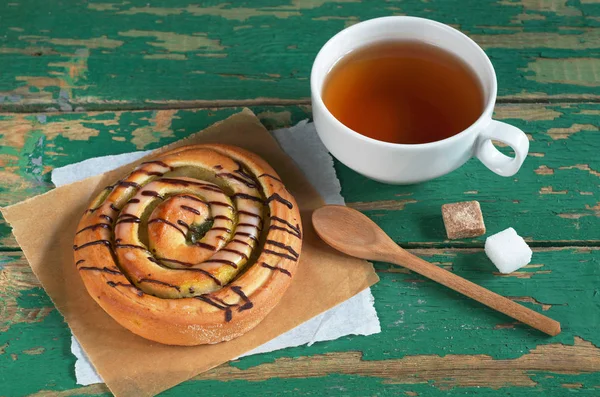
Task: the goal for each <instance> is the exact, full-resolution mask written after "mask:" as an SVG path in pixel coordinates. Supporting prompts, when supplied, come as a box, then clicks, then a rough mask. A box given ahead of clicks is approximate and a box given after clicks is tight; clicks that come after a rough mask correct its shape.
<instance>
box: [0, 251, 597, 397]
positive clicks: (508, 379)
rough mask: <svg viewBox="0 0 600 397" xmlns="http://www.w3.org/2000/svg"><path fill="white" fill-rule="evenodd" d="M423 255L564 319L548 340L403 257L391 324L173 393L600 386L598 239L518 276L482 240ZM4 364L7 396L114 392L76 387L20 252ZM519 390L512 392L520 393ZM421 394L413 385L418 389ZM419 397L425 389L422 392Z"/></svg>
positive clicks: (214, 374)
mask: <svg viewBox="0 0 600 397" xmlns="http://www.w3.org/2000/svg"><path fill="white" fill-rule="evenodd" d="M412 252H413V253H415V254H417V255H419V256H422V257H424V258H427V259H428V260H430V261H432V262H434V263H436V264H438V265H440V266H444V267H446V268H448V269H451V270H452V271H453V272H455V273H456V274H459V275H461V276H463V277H466V278H468V279H470V280H472V281H474V282H476V283H478V284H481V285H483V286H485V287H487V288H490V289H492V290H494V291H496V292H499V293H501V294H503V295H505V296H508V297H511V299H513V300H515V301H518V302H521V303H523V304H524V305H526V306H528V307H530V308H532V309H534V310H537V311H540V312H543V313H544V314H547V315H549V316H552V317H553V318H556V319H557V320H559V321H561V322H562V323H563V333H562V334H560V335H559V336H558V337H555V338H548V337H546V336H544V335H543V334H541V333H539V332H537V331H532V330H531V329H529V328H527V327H524V326H521V325H515V322H513V321H512V320H511V319H510V318H508V317H505V316H503V315H501V314H498V313H496V312H494V311H492V310H491V309H487V308H485V307H483V306H481V305H479V304H477V303H475V302H472V301H469V300H466V299H463V298H462V297H461V296H460V295H459V294H457V293H454V292H451V291H449V290H446V289H443V288H440V287H439V286H438V285H437V284H435V283H433V282H431V281H429V280H426V279H424V278H422V277H420V276H418V275H415V274H412V273H409V272H408V271H404V270H403V269H399V268H397V267H394V266H388V265H384V264H377V265H376V267H377V271H378V274H379V276H380V277H381V281H380V282H379V283H378V284H377V285H376V286H375V287H374V289H373V293H374V295H375V306H376V308H377V312H378V314H379V317H380V320H381V324H382V333H381V334H378V335H374V336H370V337H346V338H342V339H340V340H337V341H332V342H325V343H318V344H316V345H313V346H311V347H298V348H293V349H286V350H283V351H279V352H275V353H270V354H264V355H259V356H255V357H248V358H245V359H242V360H239V361H236V362H233V363H230V364H225V365H222V366H221V367H219V368H216V369H214V370H212V371H210V372H207V373H205V374H202V375H199V376H198V377H196V378H195V379H194V380H192V381H189V382H186V383H184V384H183V385H181V386H178V387H176V388H174V389H173V390H171V391H169V392H167V393H165V395H174V396H179V395H196V394H198V393H199V392H200V390H201V391H202V394H203V395H206V396H222V395H236V394H237V393H236V391H238V390H239V389H240V388H243V389H244V390H245V393H246V394H248V395H281V394H283V393H284V392H286V391H287V392H291V391H292V390H296V391H295V393H298V394H301V395H325V394H324V393H327V394H330V395H331V394H333V395H336V394H339V395H353V396H363V395H388V394H390V395H391V394H395V393H397V394H400V395H402V394H401V392H409V391H410V392H415V393H418V395H424V396H443V395H444V396H445V395H474V394H477V395H482V396H499V395H513V396H514V395H533V396H536V395H539V396H557V397H559V396H560V397H562V396H564V395H566V393H567V392H569V390H567V389H571V388H573V389H577V392H578V393H579V394H578V395H581V396H596V395H598V392H599V391H600V390H599V389H598V387H600V348H599V347H598V346H599V345H600V333H598V330H597V326H598V318H599V316H600V304H599V303H600V302H599V293H598V283H597V280H598V278H599V277H600V266H599V264H600V249H598V248H581V247H570V248H539V249H536V250H535V252H534V257H533V262H532V264H530V265H528V266H527V267H526V268H524V269H522V270H521V271H518V272H516V273H514V274H512V275H510V276H503V275H498V274H496V273H494V269H493V266H492V265H491V264H490V263H489V262H488V261H487V259H486V257H485V254H484V253H483V252H482V251H481V249H416V250H412ZM0 264H2V266H3V267H4V269H3V278H2V279H0V302H1V303H2V306H1V310H2V312H1V315H0V318H2V322H1V323H0V330H2V331H3V332H2V333H0V363H1V364H0V366H1V367H2V368H3V370H2V372H1V373H0V377H1V378H2V381H3V385H2V387H1V388H0V390H1V391H2V394H5V395H23V394H29V393H32V394H33V393H40V395H41V394H42V393H41V391H48V393H47V395H57V396H68V395H75V394H76V395H81V394H86V395H87V394H90V395H96V394H107V390H106V389H105V388H104V386H91V387H87V388H77V387H76V385H75V382H74V376H73V372H72V371H73V370H72V368H73V361H74V359H73V357H72V356H70V355H69V353H68V351H69V346H70V340H69V335H70V334H69V331H68V328H67V326H66V324H64V322H63V320H62V318H61V316H60V315H59V314H58V312H57V311H56V309H54V308H53V305H52V302H51V301H50V300H49V299H48V297H47V296H46V295H45V293H44V292H43V290H42V289H41V288H40V287H39V284H38V281H37V280H36V279H35V277H34V276H33V275H32V274H31V270H30V269H29V267H28V265H27V263H26V261H25V259H24V258H23V256H22V254H21V253H20V252H12V253H3V254H2V255H0ZM510 393H512V394H510ZM408 395H411V394H408ZM415 395H417V394H415Z"/></svg>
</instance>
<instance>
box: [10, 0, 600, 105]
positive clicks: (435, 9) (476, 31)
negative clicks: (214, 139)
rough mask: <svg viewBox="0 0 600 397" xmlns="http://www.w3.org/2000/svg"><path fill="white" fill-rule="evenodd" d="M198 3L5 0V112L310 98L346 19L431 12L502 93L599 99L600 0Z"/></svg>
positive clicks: (532, 97) (519, 97)
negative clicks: (484, 58)
mask: <svg viewBox="0 0 600 397" xmlns="http://www.w3.org/2000/svg"><path fill="white" fill-rule="evenodd" d="M196 3H197V2H193V1H186V0H181V1H178V2H171V1H164V0H163V1H157V2H153V3H152V4H148V3H147V1H146V0H131V1H128V2H123V3H114V2H112V3H109V2H107V3H102V2H94V3H90V4H88V3H87V2H77V3H74V2H64V3H60V4H54V3H43V4H40V2H38V1H34V0H14V1H10V2H2V4H0V16H1V17H0V18H2V20H3V21H4V22H3V23H0V38H1V39H0V62H2V64H3V65H4V67H3V71H2V74H1V75H0V109H1V110H4V111H32V110H35V111H43V110H45V109H47V108H50V109H56V110H62V111H71V110H84V109H85V110H88V111H92V110H100V109H103V110H106V109H144V108H173V107H201V106H215V104H216V103H219V104H220V105H224V104H228V105H229V106H234V105H237V106H241V105H258V104H265V103H271V104H272V103H274V102H277V103H279V102H282V101H289V100H292V101H298V100H300V101H306V100H307V99H308V97H309V83H308V79H309V75H310V67H311V64H312V61H313V59H314V57H315V55H316V53H317V51H318V50H319V48H320V47H321V46H322V45H323V44H324V43H325V41H327V39H328V38H329V37H331V36H332V35H334V34H335V33H336V32H338V31H339V30H341V29H343V28H344V27H346V26H349V25H352V24H354V23H356V22H359V21H363V20H366V19H370V18H374V17H380V16H387V15H413V16H420V17H426V18H431V19H435V20H438V21H441V22H445V23H448V24H450V25H452V26H455V27H458V28H459V29H461V30H462V31H464V32H465V33H467V34H469V35H471V36H472V37H473V38H474V39H475V40H476V41H477V42H479V43H480V44H481V46H482V47H483V48H484V49H485V50H486V51H487V53H488V54H489V56H490V58H491V59H492V61H493V63H494V64H495V66H496V69H497V74H498V79H499V87H500V88H499V95H500V98H501V99H505V100H525V101H534V100H540V99H543V100H565V99H569V100H570V99H575V100H579V101H583V100H598V99H600V96H599V95H598V78H597V77H598V73H599V69H600V66H599V65H600V61H599V57H598V54H599V51H600V21H599V20H598V17H597V15H599V13H600V9H599V8H600V7H598V4H597V3H596V4H594V2H583V4H579V3H577V2H572V3H571V2H565V1H561V0H551V1H531V0H519V1H515V2H513V1H479V0H469V1H463V2H461V6H460V7H457V6H456V5H455V4H453V3H452V2H447V1H445V0H431V1H429V2H427V3H423V2H420V1H413V2H402V3H401V4H394V3H389V2H387V1H385V0H377V1H369V2H366V1H365V2H361V1H359V0H329V1H327V0H320V1H312V0H279V1H267V0H261V1H253V2H251V3H250V2H236V3H234V4H225V3H216V4H215V3H207V4H205V5H198V4H196ZM42 15H52V17H40V16H42ZM89 21H95V28H94V29H90V28H89ZM257 98H258V99H257ZM207 101H208V102H207ZM215 101H216V102H215ZM232 101H233V102H232ZM240 101H241V102H240Z"/></svg>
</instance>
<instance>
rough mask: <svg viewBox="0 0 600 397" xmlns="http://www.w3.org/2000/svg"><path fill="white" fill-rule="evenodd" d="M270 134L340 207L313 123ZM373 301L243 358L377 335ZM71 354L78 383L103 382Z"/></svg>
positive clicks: (80, 171)
mask: <svg viewBox="0 0 600 397" xmlns="http://www.w3.org/2000/svg"><path fill="white" fill-rule="evenodd" d="M273 135H274V136H275V138H276V139H277V141H278V142H279V144H280V145H281V147H282V148H283V150H284V151H285V152H286V153H287V154H288V155H289V156H290V157H291V158H292V159H294V161H295V162H296V164H297V165H298V166H299V167H300V169H302V171H303V172H304V174H305V175H306V177H307V178H308V180H309V181H310V182H311V183H312V184H313V186H314V187H315V188H316V189H317V191H318V192H319V194H321V196H322V197H323V199H324V200H325V202H326V203H327V204H344V198H343V197H342V195H341V194H340V191H341V186H340V181H339V180H338V178H337V176H336V174H335V169H334V168H333V160H332V158H331V156H330V155H329V153H328V152H327V149H326V148H325V146H323V143H321V140H320V139H319V137H318V135H317V131H316V130H315V127H314V124H313V123H308V121H307V120H304V121H301V122H300V123H298V124H297V125H295V126H294V127H291V128H284V129H280V130H276V131H273ZM148 153H149V151H146V152H134V153H125V154H121V155H116V156H104V157H96V158H91V159H89V160H85V161H82V162H80V163H76V164H70V165H67V166H65V167H61V168H56V169H54V170H53V171H52V182H53V183H54V185H56V186H57V187H58V186H61V185H65V184H69V183H72V182H75V181H78V180H81V179H84V178H87V177H89V176H92V175H97V174H101V173H103V172H106V171H110V170H113V169H115V168H117V167H120V166H121V165H124V164H128V163H130V162H132V161H135V160H137V159H139V158H140V157H143V156H145V155H146V154H148ZM373 303H374V298H373V295H372V294H371V289H370V288H368V289H366V290H364V291H362V292H361V293H359V294H358V295H355V296H354V297H352V298H350V299H348V300H347V301H345V302H343V303H341V304H339V305H337V306H336V307H334V308H331V309H329V310H328V311H326V312H324V313H321V314H320V315H318V316H316V317H314V318H312V319H311V320H309V321H307V322H305V323H304V324H301V325H299V326H297V327H296V328H294V329H292V330H290V331H288V332H286V333H284V334H282V335H279V336H278V337H277V338H275V339H272V340H271V341H269V342H267V343H265V344H263V345H262V346H259V347H257V348H256V349H254V350H252V351H249V352H248V353H246V354H244V355H243V356H249V355H252V354H257V353H266V352H271V351H275V350H279V349H283V348H286V347H294V346H301V345H305V344H308V345H309V346H310V345H312V344H313V343H315V342H321V341H327V340H334V339H337V338H340V337H342V336H346V335H372V334H377V333H379V332H381V327H380V325H379V318H378V317H377V312H376V311H375V307H374V306H373ZM71 352H72V353H73V354H74V355H75V357H76V358H77V361H76V362H75V377H76V378H77V384H79V385H91V384H93V383H102V379H101V378H100V376H98V374H97V373H96V371H95V370H94V367H93V366H92V365H91V363H90V361H89V359H88V358H87V356H86V355H85V352H84V351H83V349H82V348H81V346H80V345H79V342H77V339H75V337H74V336H73V337H72V340H71ZM243 356H242V357H243Z"/></svg>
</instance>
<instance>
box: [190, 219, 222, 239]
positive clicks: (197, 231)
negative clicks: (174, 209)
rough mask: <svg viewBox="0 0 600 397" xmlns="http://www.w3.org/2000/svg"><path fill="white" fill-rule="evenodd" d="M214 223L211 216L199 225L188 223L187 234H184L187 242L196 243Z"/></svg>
mask: <svg viewBox="0 0 600 397" xmlns="http://www.w3.org/2000/svg"><path fill="white" fill-rule="evenodd" d="M214 223H215V220H214V219H212V218H211V219H207V220H206V221H204V223H201V224H200V225H190V228H189V229H188V232H187V235H186V236H185V238H186V240H187V242H188V243H190V244H196V243H197V242H198V241H200V240H201V239H202V237H204V235H205V234H206V233H207V232H208V231H209V230H210V229H211V228H212V226H213V224H214Z"/></svg>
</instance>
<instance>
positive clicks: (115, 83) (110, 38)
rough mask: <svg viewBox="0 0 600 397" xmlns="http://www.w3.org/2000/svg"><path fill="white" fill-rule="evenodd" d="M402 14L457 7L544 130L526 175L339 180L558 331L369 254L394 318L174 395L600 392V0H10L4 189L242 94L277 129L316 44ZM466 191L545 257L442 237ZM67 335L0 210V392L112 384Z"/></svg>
mask: <svg viewBox="0 0 600 397" xmlns="http://www.w3.org/2000/svg"><path fill="white" fill-rule="evenodd" d="M403 14H407V15H414V16H423V17H427V18H433V19H436V20H439V21H441V22H445V23H448V24H451V25H453V26H456V27H458V28H460V29H461V30H462V31H464V32H465V33H467V34H469V35H470V36H471V37H473V38H474V39H475V40H476V41H477V42H478V43H480V44H481V46H482V47H483V48H484V49H485V51H486V52H487V53H488V55H489V56H490V58H491V59H492V62H493V63H494V65H495V67H496V70H497V74H498V79H499V102H501V104H500V105H499V106H497V108H496V117H497V118H498V119H500V120H504V121H507V122H510V123H512V124H514V125H516V126H518V127H520V128H522V129H524V130H525V131H526V132H527V133H528V134H529V135H530V141H531V142H530V143H531V150H530V155H529V157H528V159H527V161H526V162H525V164H524V166H523V168H522V170H521V171H520V172H519V173H518V174H517V175H516V176H515V177H513V178H501V177H498V176H496V175H494V174H493V173H491V172H490V171H488V170H487V169H485V167H484V166H483V165H481V164H480V163H478V162H477V161H476V160H471V161H470V162H469V163H467V164H466V165H465V166H464V167H462V168H461V169H459V170H457V171H456V172H454V173H452V174H450V175H448V176H445V177H443V178H440V179H438V180H435V181H432V182H428V183H425V184H420V185H415V186H403V187H398V186H388V185H383V184H379V183H375V182H372V181H369V180H368V179H366V178H363V177H361V176H359V175H357V174H355V173H354V172H352V171H350V170H349V169H348V168H346V167H344V166H343V165H341V164H339V163H338V162H336V163H335V167H336V170H337V172H338V176H339V177H340V180H341V182H342V193H343V195H344V196H345V198H346V200H347V202H348V203H349V205H351V206H353V207H355V208H357V209H359V210H361V211H363V212H365V213H366V214H367V215H369V216H370V217H371V218H372V219H374V220H375V221H376V222H377V223H378V224H379V225H381V226H382V227H383V228H384V229H385V230H386V231H387V232H388V233H389V234H390V235H391V236H392V237H393V238H394V240H395V241H397V242H398V243H400V244H402V245H403V246H406V247H409V248H411V249H412V251H413V252H414V253H416V254H418V255H420V256H423V257H424V258H426V259H428V260H430V261H432V262H434V263H436V264H438V265H439V266H444V267H446V268H448V269H450V270H452V271H454V272H456V273H457V274H459V275H461V276H463V277H465V278H467V279H469V280H472V281H474V282H476V283H478V284H481V285H483V286H485V287H487V288H490V289H492V290H494V291H496V292H498V293H500V294H502V295H505V296H509V297H511V299H514V300H516V301H518V302H522V303H523V304H524V305H527V306H528V307H531V308H532V309H534V310H538V311H541V312H543V313H544V314H547V315H549V316H551V317H553V318H556V319H557V320H559V321H561V322H562V323H563V333H562V334H561V335H559V336H558V337H556V338H552V339H549V338H547V337H545V336H543V335H542V334H540V333H537V332H535V331H531V330H529V329H527V328H525V327H523V326H520V325H516V324H515V323H514V322H512V321H511V320H510V319H508V318H506V317H504V316H502V315H500V314H497V313H493V312H492V311H491V310H489V309H486V308H484V307H482V306H480V305H478V304H476V303H474V302H471V301H469V300H467V299H465V298H463V297H461V296H459V295H458V294H455V293H452V292H449V291H447V290H445V289H443V288H441V287H439V286H437V285H436V284H434V283H432V282H430V281H427V280H425V279H423V278H421V277H419V276H417V275H414V274H411V273H408V272H406V271H404V270H402V269H398V268H395V267H391V266H388V265H384V264H376V268H377V271H378V273H379V276H380V277H381V282H380V283H378V284H377V285H375V286H374V288H373V293H374V295H375V305H376V308H377V311H378V314H379V316H380V319H381V324H382V333H381V334H379V335H375V336H371V337H346V338H341V339H339V340H336V341H332V342H326V343H318V344H315V345H313V346H311V347H299V348H293V349H286V350H284V351H280V352H274V353H270V354H264V355H259V356H255V357H248V358H245V359H242V360H239V361H236V362H233V363H230V364H225V365H223V366H221V367H219V368H216V369H214V370H212V371H210V372H208V373H205V374H202V375H200V376H198V377H196V378H195V379H193V380H191V381H188V382H186V383H184V384H182V385H180V386H178V387H176V388H174V389H172V390H170V391H167V392H166V393H164V395H173V396H182V395H186V396H187V395H198V394H199V393H202V394H203V395H206V396H221V395H236V394H239V391H240V390H243V391H244V393H245V394H247V395H273V396H278V395H288V394H298V395H350V396H363V395H405V396H434V397H435V396H471V395H477V396H486V397H487V396H490V397H491V396H494V397H495V396H544V397H545V396H551V397H554V396H556V397H562V396H565V395H569V394H571V393H572V394H576V395H577V396H583V397H587V396H597V395H599V394H600V350H599V347H598V346H600V332H598V329H599V328H600V290H599V287H598V280H600V198H599V196H598V195H599V194H600V189H598V188H599V186H600V156H599V155H598V152H599V150H600V131H599V124H600V123H599V121H598V120H599V119H600V104H599V102H600V83H599V81H600V79H599V78H598V76H599V74H600V2H598V1H595V0H569V1H565V0H501V1H500V0H499V1H476V0H470V1H461V2H460V3H457V2H449V1H445V0H428V1H421V0H408V1H398V2H396V1H383V0H376V1H368V2H367V1H363V2H361V1H359V0H332V1H327V0H281V1H274V0H273V1H266V0H264V1H262V0H261V1H252V2H250V1H244V2H235V3H222V2H219V1H204V2H202V5H199V4H194V3H193V2H190V1H187V0H173V1H168V2H167V1H156V2H151V3H148V2H147V1H141V0H129V1H127V2H101V1H94V2H85V1H69V2H35V1H31V0H10V1H7V2H2V3H1V4H0V62H1V64H2V67H1V73H0V111H4V112H5V113H3V114H0V206H3V205H8V204H12V203H15V202H18V201H20V200H23V199H25V198H28V197H32V196H34V195H36V194H40V193H43V192H45V191H47V190H49V189H51V188H52V186H51V184H50V183H49V174H48V172H49V171H50V170H51V169H52V168H54V167H59V166H62V165H66V164H69V163H72V162H76V161H80V160H83V159H86V158H89V157H93V156H101V155H106V154H117V153H124V152H129V151H134V150H141V149H150V148H156V147H159V146H162V145H165V144H167V143H169V142H172V141H175V140H177V139H180V138H182V137H185V136H186V135H188V134H189V133H192V132H196V131H198V130H200V129H202V128H204V127H206V126H208V125H210V124H212V123H213V122H215V121H218V120H221V119H223V118H225V117H227V116H228V115H230V114H233V113H235V112H237V111H239V110H240V109H241V106H250V107H251V108H252V110H254V111H255V113H257V114H258V116H259V117H260V119H261V120H262V122H263V123H264V124H265V125H266V126H267V127H269V128H278V127H284V126H289V125H291V124H294V123H296V122H298V121H300V120H302V119H305V118H309V117H310V107H309V106H308V96H309V84H308V78H309V74H310V65H311V63H312V59H313V58H314V56H315V55H316V52H317V51H318V49H319V48H320V46H321V45H322V44H323V43H324V42H325V41H326V40H327V39H328V38H329V37H330V36H331V35H333V34H334V33H335V32H337V31H338V30H340V29H342V28H343V27H344V26H348V25H351V24H353V23H356V22H358V21H362V20H365V19H369V18H372V17H377V16H383V15H403ZM74 110H77V111H78V112H72V111H74ZM57 111H58V112H57ZM94 111H98V112H94ZM33 112H35V113H33ZM59 112H61V113H59ZM503 150H507V149H506V148H505V149H503ZM467 199H477V200H479V201H480V202H481V205H482V209H483V212H484V215H485V220H486V225H487V228H488V231H489V232H496V231H499V230H502V229H504V228H506V227H508V226H512V227H514V228H515V229H516V230H517V231H518V232H519V233H520V234H522V235H523V236H525V237H526V238H527V239H528V240H529V241H530V244H531V245H532V246H534V247H536V248H535V249H534V251H535V253H534V257H533V262H532V264H531V265H529V266H528V267H527V268H525V269H523V270H522V271H519V272H516V273H515V274H513V275H509V276H503V275H500V274H498V273H496V272H494V270H495V269H494V267H493V265H491V263H490V262H489V260H488V259H487V258H486V256H485V254H484V253H483V252H482V250H481V247H482V245H483V241H484V239H483V238H478V239H474V240H471V241H447V240H445V236H444V231H443V225H442V221H441V214H440V206H441V204H443V203H445V202H451V201H459V200H467ZM69 336H70V334H69V331H68V328H67V326H66V324H65V323H64V322H63V320H62V318H61V316H60V314H59V313H58V312H57V311H56V309H54V307H53V305H52V302H51V301H50V299H49V298H48V296H47V295H46V294H45V293H44V291H43V289H42V288H41V287H40V286H39V283H38V282H37V280H36V279H35V277H34V276H33V274H32V273H31V271H30V269H29V267H28V265H27V263H26V261H25V259H24V257H23V255H22V253H21V252H20V250H19V248H18V245H17V244H16V242H15V241H14V239H13V237H12V236H11V234H10V227H9V226H7V225H6V224H5V223H4V222H3V221H2V220H1V219H0V396H5V395H6V396H21V395H40V396H42V395H43V396H73V395H109V392H108V390H107V389H106V388H105V386H104V385H95V386H90V387H79V386H77V385H76V384H75V378H74V374H73V365H74V358H73V356H72V355H71V354H70V352H69V345H70V339H69Z"/></svg>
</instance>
